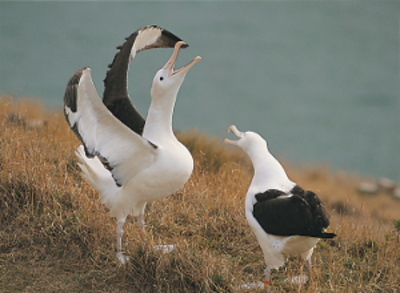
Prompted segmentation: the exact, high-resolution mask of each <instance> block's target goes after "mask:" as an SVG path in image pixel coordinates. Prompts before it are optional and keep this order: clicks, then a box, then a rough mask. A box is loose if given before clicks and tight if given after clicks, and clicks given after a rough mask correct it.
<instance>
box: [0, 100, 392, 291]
mask: <svg viewBox="0 0 400 293" xmlns="http://www.w3.org/2000/svg"><path fill="white" fill-rule="evenodd" d="M233 122H234V121H233ZM179 138H180V139H181V141H182V142H183V143H184V144H185V145H187V146H188V148H189V149H190V151H191V152H192V154H193V156H194V159H195V170H194V173H193V175H192V177H191V179H190V180H189V182H188V183H187V184H186V185H185V186H184V187H183V188H182V189H181V190H179V191H178V192H176V193H175V194H174V195H173V196H170V197H169V198H166V199H164V200H162V201H158V202H153V203H150V204H148V206H147V208H146V230H147V232H148V241H147V242H146V243H143V242H142V240H141V238H140V237H139V235H138V233H139V231H138V229H137V227H136V225H135V219H133V218H131V217H128V220H127V222H126V224H125V226H124V228H125V232H126V233H125V235H124V238H123V240H124V243H123V248H124V250H125V253H126V254H127V255H129V256H130V262H129V263H128V264H127V265H121V264H120V263H119V262H118V261H117V259H116V258H115V229H116V221H115V219H111V218H110V217H109V215H108V211H107V209H106V208H105V207H104V205H103V204H102V203H101V201H100V199H99V197H98V195H97V194H96V192H95V191H94V190H93V189H92V188H91V186H90V185H89V184H88V183H87V182H86V181H84V180H83V179H82V178H81V176H80V173H79V169H78V167H77V164H76V163H77V162H76V157H75V155H74V151H75V149H76V147H77V146H78V145H79V141H78V140H77V139H76V137H75V135H74V134H73V133H72V131H70V130H69V128H68V125H67V123H66V122H65V121H64V117H63V114H62V112H61V111H56V112H51V111H49V110H46V109H44V108H43V107H41V106H40V105H38V104H37V103H33V102H30V101H22V102H16V101H13V99H12V98H11V97H6V96H3V97H2V98H1V99H0V292H43V293H44V292H237V290H238V286H239V285H241V284H243V283H247V282H253V281H261V280H262V279H263V270H264V267H265V264H264V260H263V255H262V252H261V249H260V248H259V246H258V243H257V241H256V238H255V236H254V235H253V233H252V232H251V231H250V228H249V227H248V225H247V222H246V220H245V217H244V198H245V194H246V190H247V187H248V185H249V182H250V180H251V176H252V168H251V165H250V162H249V160H248V159H247V158H246V157H245V156H244V155H243V154H242V153H241V152H240V151H239V150H236V149H234V148H229V147H227V146H225V145H223V144H222V139H220V138H218V139H217V138H210V137H208V136H207V135H205V134H201V133H198V132H197V131H184V132H182V133H179ZM284 165H285V167H286V169H287V171H288V173H289V177H291V178H292V179H293V180H295V181H297V182H298V183H299V185H301V186H303V187H304V188H306V189H312V190H314V191H316V192H317V193H318V195H319V196H320V197H321V198H322V199H323V201H324V202H325V203H326V208H327V210H328V211H329V213H330V214H331V226H330V228H329V231H333V232H335V233H337V234H338V236H337V237H336V238H335V239H333V240H327V241H320V242H319V244H318V245H317V247H316V249H315V252H314V255H313V258H312V261H313V278H312V280H311V281H310V282H309V284H307V285H303V286H296V285H292V284H290V283H287V282H284V281H283V280H284V279H285V278H286V277H288V276H293V275H297V274H299V273H300V271H301V270H302V269H303V267H302V262H301V261H300V260H299V259H298V258H296V257H291V258H290V260H289V261H288V262H287V265H286V266H285V267H284V268H281V269H280V270H279V271H273V272H272V285H271V286H270V288H269V292H399V291H400V277H399V276H400V253H399V251H400V239H399V234H398V230H399V226H400V225H397V228H396V226H395V223H396V221H393V220H394V219H397V220H400V201H396V200H395V199H394V198H391V197H389V196H388V195H386V194H378V195H376V196H366V195H360V194H358V193H357V191H356V189H357V186H358V184H359V181H360V178H358V177H357V175H355V174H348V173H344V172H343V173H336V172H332V171H331V170H329V167H326V166H292V165H290V164H289V163H286V164H284ZM399 222H400V221H398V222H397V223H399ZM156 244H178V247H177V248H176V249H175V250H174V251H173V252H172V253H170V254H163V253H161V252H159V251H156V250H154V249H152V248H151V247H152V246H153V245H156ZM257 291H258V290H257V289H254V290H253V292H257Z"/></svg>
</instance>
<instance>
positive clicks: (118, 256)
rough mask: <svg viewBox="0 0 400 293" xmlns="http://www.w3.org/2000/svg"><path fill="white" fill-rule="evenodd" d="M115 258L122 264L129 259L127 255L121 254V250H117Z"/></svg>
mask: <svg viewBox="0 0 400 293" xmlns="http://www.w3.org/2000/svg"><path fill="white" fill-rule="evenodd" d="M117 258H118V260H119V261H120V262H121V264H123V265H124V264H126V263H127V262H128V261H129V256H127V255H123V254H122V252H117Z"/></svg>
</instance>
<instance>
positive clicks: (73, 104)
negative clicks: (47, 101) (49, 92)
mask: <svg viewBox="0 0 400 293" xmlns="http://www.w3.org/2000/svg"><path fill="white" fill-rule="evenodd" d="M87 68H88V67H83V68H81V69H79V70H77V71H76V72H75V73H74V74H73V75H72V76H71V78H70V79H69V81H68V83H67V88H66V89H65V94H64V106H67V107H68V108H70V109H71V111H72V112H74V113H75V112H76V111H77V95H78V85H79V81H80V80H81V77H82V74H83V71H84V70H86V69H87Z"/></svg>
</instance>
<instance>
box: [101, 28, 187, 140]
mask: <svg viewBox="0 0 400 293" xmlns="http://www.w3.org/2000/svg"><path fill="white" fill-rule="evenodd" d="M178 41H181V39H180V38H178V37H177V36H175V35H174V34H172V33H171V32H169V31H167V30H164V29H162V28H160V27H159V26H157V25H149V26H145V27H143V28H141V29H138V30H137V31H136V32H134V33H133V34H132V35H130V36H129V37H128V38H126V41H125V43H124V44H123V45H122V46H119V47H117V49H119V50H120V51H119V52H118V53H117V54H116V55H115V57H114V60H113V62H112V63H111V65H109V67H110V70H109V71H108V72H107V75H106V78H105V79H104V86H105V89H104V94H103V103H104V104H105V105H106V107H107V108H108V109H109V110H110V111H111V113H113V115H114V116H115V117H117V118H118V119H119V120H120V121H121V122H122V123H124V124H125V125H126V126H128V127H129V128H130V129H132V130H133V131H135V132H136V133H137V134H139V135H141V134H142V132H143V127H144V124H145V119H144V118H143V116H142V115H140V113H139V112H138V111H137V110H136V108H135V107H134V106H133V104H132V102H131V100H130V98H129V94H128V68H129V63H130V62H131V61H132V59H133V58H135V55H136V54H137V53H138V52H140V51H144V50H149V49H154V48H173V47H174V46H175V43H177V42H178ZM186 47H188V45H187V44H186V45H183V46H182V47H181V48H186Z"/></svg>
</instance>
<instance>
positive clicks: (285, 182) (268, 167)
mask: <svg viewBox="0 0 400 293" xmlns="http://www.w3.org/2000/svg"><path fill="white" fill-rule="evenodd" d="M229 130H230V131H232V132H233V133H234V134H235V135H236V136H237V137H238V138H239V139H238V140H235V141H233V140H230V139H225V142H226V143H229V144H233V145H236V146H239V147H240V148H242V149H243V150H244V151H245V152H246V153H247V155H248V156H249V157H250V159H251V161H252V163H253V167H254V176H253V179H252V181H251V184H250V187H249V189H248V191H247V195H246V206H245V209H246V218H247V221H248V223H249V226H250V227H251V229H252V230H253V232H254V234H255V235H256V237H257V240H258V242H259V244H260V246H261V249H262V251H263V253H264V260H265V263H266V265H267V267H266V269H265V271H264V273H265V281H264V285H268V284H269V281H270V269H278V268H279V267H281V266H282V265H283V264H284V254H287V255H296V254H300V255H301V256H302V257H303V259H304V260H305V261H306V263H307V267H308V275H309V274H310V270H311V256H312V253H313V249H314V247H315V245H316V244H317V242H318V240H319V239H320V238H333V237H335V236H336V235H335V234H334V233H326V232H325V230H326V228H327V227H328V226H329V220H328V215H327V213H326V211H325V209H324V207H323V206H322V203H321V200H320V199H319V198H318V196H317V195H316V194H315V193H313V192H312V191H304V190H303V189H302V188H301V187H300V186H298V185H297V184H296V183H294V182H293V181H291V180H290V179H289V178H288V176H287V175H286V172H285V170H284V169H283V167H282V165H281V164H280V163H279V161H278V160H277V159H276V158H275V157H274V156H273V155H272V154H271V153H270V152H269V151H268V147H267V143H266V141H265V140H264V139H263V138H262V137H261V136H260V135H259V134H257V133H255V132H251V131H247V132H240V131H239V130H238V129H237V128H236V126H234V125H232V126H230V127H229ZM307 278H308V277H304V278H301V279H302V281H305V280H306V279H307ZM298 279H299V278H294V279H293V281H296V280H298Z"/></svg>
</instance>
